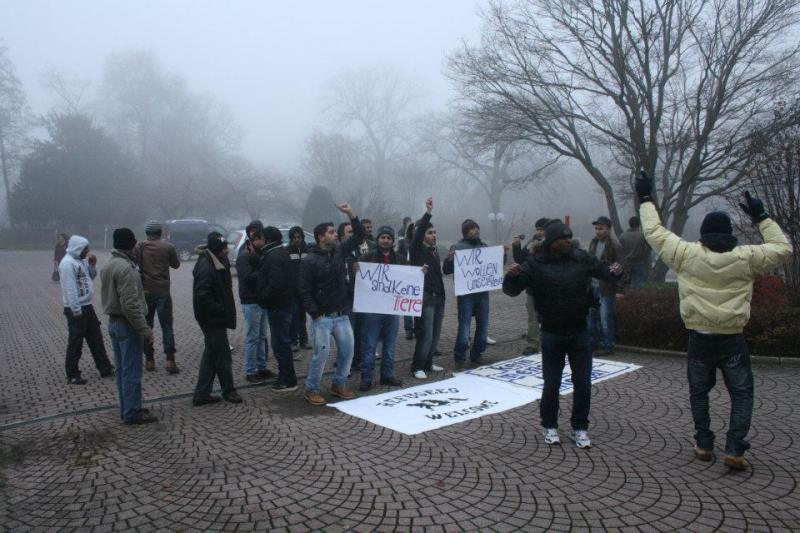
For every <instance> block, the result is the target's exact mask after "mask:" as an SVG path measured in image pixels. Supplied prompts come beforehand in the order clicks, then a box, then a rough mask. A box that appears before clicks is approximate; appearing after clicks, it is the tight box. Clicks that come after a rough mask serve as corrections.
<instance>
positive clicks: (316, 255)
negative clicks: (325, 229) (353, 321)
mask: <svg viewBox="0 0 800 533" xmlns="http://www.w3.org/2000/svg"><path fill="white" fill-rule="evenodd" d="M350 223H351V225H352V227H353V234H352V235H351V236H350V238H349V239H347V240H346V241H344V242H341V243H337V244H336V246H335V247H334V248H333V249H332V250H324V249H322V248H321V247H320V246H315V247H313V248H311V249H310V250H309V251H308V255H306V256H305V257H304V258H303V259H302V260H301V261H300V299H301V301H302V302H303V308H304V309H305V310H306V312H308V314H309V315H311V317H312V318H314V319H316V318H317V317H319V316H320V315H325V314H329V313H343V314H344V313H348V312H349V311H350V308H351V306H352V301H351V299H350V298H348V291H347V271H346V269H347V265H346V263H345V259H346V258H347V256H349V255H350V254H352V252H353V250H354V249H355V247H356V246H358V244H359V243H361V241H362V240H363V239H364V227H363V226H362V225H361V222H360V221H359V220H358V217H356V218H353V219H351V220H350Z"/></svg>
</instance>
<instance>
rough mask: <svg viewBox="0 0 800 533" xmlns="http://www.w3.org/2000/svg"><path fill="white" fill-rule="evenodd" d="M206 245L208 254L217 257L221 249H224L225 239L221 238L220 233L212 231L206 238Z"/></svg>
mask: <svg viewBox="0 0 800 533" xmlns="http://www.w3.org/2000/svg"><path fill="white" fill-rule="evenodd" d="M206 244H207V248H208V251H209V252H211V253H212V254H214V255H219V253H220V252H221V251H222V249H223V248H225V239H223V238H222V234H221V233H220V232H218V231H212V232H211V233H209V234H208V237H207V238H206Z"/></svg>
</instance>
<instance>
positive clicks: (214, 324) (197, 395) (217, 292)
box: [192, 231, 242, 406]
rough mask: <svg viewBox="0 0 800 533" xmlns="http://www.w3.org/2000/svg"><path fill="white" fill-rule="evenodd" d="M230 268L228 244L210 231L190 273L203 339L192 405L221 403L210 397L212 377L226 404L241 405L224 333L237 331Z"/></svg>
mask: <svg viewBox="0 0 800 533" xmlns="http://www.w3.org/2000/svg"><path fill="white" fill-rule="evenodd" d="M230 268H231V265H230V263H229V262H228V243H227V242H225V239H224V238H223V237H222V235H221V234H219V233H217V232H216V231H212V232H211V233H209V234H208V239H207V247H206V250H205V251H203V252H202V253H200V255H199V256H198V258H197V263H196V264H195V265H194V270H193V271H192V275H193V276H194V282H193V285H192V303H193V305H194V317H195V319H196V320H197V323H198V324H199V325H200V329H201V330H202V331H203V338H204V340H205V349H204V350H203V357H202V358H201V359H200V372H199V374H198V376H197V385H196V386H195V388H194V398H193V400H192V403H193V404H194V405H195V406H199V405H205V404H208V403H217V402H219V401H220V397H219V396H213V395H212V394H211V391H212V389H213V387H214V378H215V377H217V378H219V384H220V387H222V397H223V398H224V399H225V401H228V402H231V403H241V402H242V398H241V397H240V396H239V393H237V392H236V387H235V385H234V383H233V372H232V371H231V346H230V344H228V331H227V330H229V329H235V328H236V304H235V303H234V301H233V287H232V284H231V271H230Z"/></svg>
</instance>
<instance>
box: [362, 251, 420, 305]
mask: <svg viewBox="0 0 800 533" xmlns="http://www.w3.org/2000/svg"><path fill="white" fill-rule="evenodd" d="M358 267H359V271H358V272H356V273H355V276H356V286H355V295H354V298H353V311H355V312H357V313H380V314H384V315H409V316H421V315H422V289H423V283H425V274H424V273H423V272H422V269H421V268H420V267H418V266H404V265H385V264H383V263H359V264H358Z"/></svg>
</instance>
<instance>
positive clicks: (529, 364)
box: [466, 354, 641, 394]
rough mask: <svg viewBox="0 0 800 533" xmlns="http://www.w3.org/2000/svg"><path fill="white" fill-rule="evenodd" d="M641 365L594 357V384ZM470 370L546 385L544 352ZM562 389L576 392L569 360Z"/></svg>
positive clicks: (516, 382) (514, 382) (517, 382)
mask: <svg viewBox="0 0 800 533" xmlns="http://www.w3.org/2000/svg"><path fill="white" fill-rule="evenodd" d="M638 368H641V367H639V365H634V364H633V363H620V362H617V361H608V360H605V359H594V360H593V361H592V384H595V383H599V382H601V381H605V380H607V379H611V378H614V377H617V376H620V375H622V374H626V373H628V372H633V371H634V370H636V369H638ZM466 373H467V374H469V375H471V376H479V377H483V378H489V379H492V380H495V381H498V382H500V383H507V384H512V385H521V386H523V387H528V388H531V389H535V390H538V391H540V393H541V390H542V388H543V387H544V376H543V373H542V355H541V354H533V355H524V356H522V357H515V358H514V359H509V360H507V361H500V362H499V363H494V364H492V365H487V366H482V367H480V368H475V369H472V370H467V372H466ZM559 392H560V393H561V394H568V393H570V392H572V372H571V370H570V368H569V363H568V362H567V363H565V365H564V374H563V375H562V377H561V389H560V390H559Z"/></svg>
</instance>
